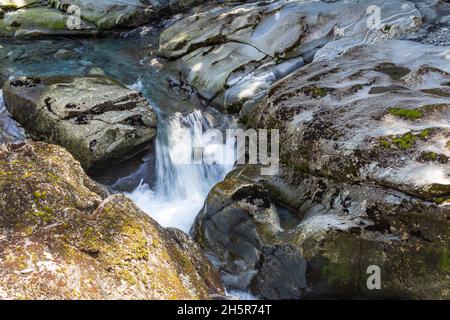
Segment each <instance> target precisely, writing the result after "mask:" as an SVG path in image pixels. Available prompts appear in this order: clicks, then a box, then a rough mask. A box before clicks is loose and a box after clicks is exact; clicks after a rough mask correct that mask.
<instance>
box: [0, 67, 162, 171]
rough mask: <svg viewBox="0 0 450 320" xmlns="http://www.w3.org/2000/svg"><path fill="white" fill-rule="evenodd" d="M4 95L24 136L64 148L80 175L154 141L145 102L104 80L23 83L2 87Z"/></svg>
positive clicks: (57, 79)
mask: <svg viewBox="0 0 450 320" xmlns="http://www.w3.org/2000/svg"><path fill="white" fill-rule="evenodd" d="M3 95H4V100H5V105H6V107H7V109H8V111H9V112H10V113H11V115H12V116H13V117H14V118H15V119H16V120H17V121H18V122H19V123H20V124H21V125H22V126H23V127H24V128H25V129H26V130H27V132H28V133H30V134H31V135H32V136H33V137H34V138H35V139H38V140H43V141H47V142H50V143H55V144H59V145H61V146H63V147H65V148H67V150H69V152H71V153H72V154H73V155H74V157H75V158H76V159H77V160H79V161H80V162H81V164H82V166H83V167H84V168H85V169H94V168H101V167H107V166H109V165H111V164H112V163H117V162H120V161H123V160H126V159H128V158H130V157H131V156H133V154H134V153H135V152H137V151H141V150H142V149H143V148H145V147H146V146H148V145H149V144H150V143H151V142H152V141H153V139H154V138H155V135H156V115H155V113H154V111H153V110H152V108H151V106H150V105H149V103H148V102H147V101H146V99H145V98H144V97H143V96H142V95H141V94H140V92H138V91H134V90H130V89H127V88H126V87H124V86H123V85H121V84H120V83H118V82H116V81H115V80H112V79H110V78H108V77H104V76H88V77H49V78H40V77H34V78H33V77H22V78H17V79H14V80H11V81H9V82H7V83H6V84H5V86H4V87H3Z"/></svg>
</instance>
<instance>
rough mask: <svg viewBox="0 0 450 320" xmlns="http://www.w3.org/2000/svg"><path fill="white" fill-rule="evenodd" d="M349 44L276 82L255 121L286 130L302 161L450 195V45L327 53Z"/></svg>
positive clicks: (295, 163)
mask: <svg viewBox="0 0 450 320" xmlns="http://www.w3.org/2000/svg"><path fill="white" fill-rule="evenodd" d="M339 45H340V44H339V42H336V43H332V44H330V46H325V48H324V49H321V50H320V51H319V52H318V53H317V54H316V61H315V62H313V63H311V64H310V65H308V66H306V67H304V68H302V69H301V70H299V71H298V72H295V73H293V74H292V75H290V76H289V77H287V78H286V79H284V80H283V81H281V82H279V83H277V84H276V85H275V86H273V87H272V88H271V90H270V92H269V95H268V97H267V99H266V100H265V101H264V102H262V103H261V104H260V106H259V108H258V109H257V110H256V113H255V114H256V117H251V119H252V120H255V121H254V122H253V123H254V124H256V125H258V126H261V127H270V128H273V127H277V128H280V129H281V132H282V138H281V140H282V150H281V153H282V158H283V161H285V163H287V164H289V165H290V166H292V167H297V168H305V169H307V170H308V171H310V172H314V173H317V174H320V175H324V176H330V177H334V178H336V179H341V180H349V181H354V182H358V181H373V182H375V183H377V184H379V185H385V186H391V187H394V188H396V189H399V190H402V191H404V192H406V193H409V194H414V195H416V196H419V197H423V198H427V199H431V198H439V197H442V196H445V195H448V194H449V193H450V189H449V188H450V187H449V185H450V177H449V174H450V172H449V162H448V158H449V157H450V149H449V140H450V132H449V128H450V120H449V119H450V104H449V100H448V99H449V97H450V86H449V82H450V64H449V59H448V57H447V56H446V54H445V52H446V51H447V50H448V48H446V47H429V46H426V45H422V44H419V43H414V42H408V41H399V40H397V41H396V40H393V41H387V42H383V43H379V44H374V45H367V46H358V47H354V48H352V49H351V50H348V51H347V52H346V53H345V54H343V55H341V56H337V57H334V58H333V59H326V58H327V57H329V56H328V55H324V56H321V54H322V52H327V51H328V50H329V51H331V52H335V50H334V46H339Z"/></svg>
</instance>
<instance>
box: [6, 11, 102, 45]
mask: <svg viewBox="0 0 450 320" xmlns="http://www.w3.org/2000/svg"><path fill="white" fill-rule="evenodd" d="M68 19H70V17H69V16H68V15H66V14H64V13H61V12H58V11H56V10H53V9H51V8H47V7H30V8H23V9H19V10H16V11H7V12H6V13H4V17H3V18H2V19H0V37H2V38H3V37H14V38H34V37H41V36H70V35H95V34H96V33H97V31H96V29H95V28H94V27H93V26H92V25H91V24H89V23H87V22H85V21H83V20H79V25H77V27H76V28H74V27H72V26H71V24H70V21H71V20H68Z"/></svg>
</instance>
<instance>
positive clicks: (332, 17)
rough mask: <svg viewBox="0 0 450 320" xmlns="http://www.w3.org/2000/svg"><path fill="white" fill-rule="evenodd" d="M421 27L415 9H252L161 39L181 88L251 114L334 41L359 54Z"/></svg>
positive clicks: (179, 25)
mask: <svg viewBox="0 0 450 320" xmlns="http://www.w3.org/2000/svg"><path fill="white" fill-rule="evenodd" d="M374 8H377V9H376V10H378V9H379V12H381V13H382V16H380V17H381V18H380V19H381V20H380V19H378V20H377V17H373V14H374V13H373V12H374V11H373V10H375V9H374ZM421 23H422V13H421V12H420V11H419V10H417V9H416V7H415V6H414V4H413V3H411V2H407V1H393V2H386V1H354V2H353V1H349V2H345V5H344V4H343V3H342V2H341V1H336V2H325V1H275V2H261V3H250V4H244V5H239V6H234V7H224V8H215V9H214V10H208V11H205V12H203V13H197V14H193V15H191V16H188V17H186V18H184V19H182V20H180V21H178V22H176V23H174V24H173V25H171V26H169V27H168V28H167V29H166V30H164V32H163V33H162V34H161V38H160V55H161V56H163V57H165V58H167V59H169V60H175V61H176V63H177V67H178V68H179V69H181V73H182V78H183V79H182V81H181V82H186V83H187V84H189V85H190V86H191V87H193V88H194V89H195V90H196V91H197V92H198V94H199V95H200V96H201V97H202V98H203V99H204V100H206V101H207V102H209V103H213V105H216V106H218V107H220V108H223V109H224V110H226V111H227V112H231V113H235V112H239V111H241V110H243V111H242V113H244V114H245V113H248V112H249V111H250V110H251V109H252V107H254V105H255V103H256V102H257V101H258V100H260V99H261V97H263V96H264V95H265V93H267V91H268V89H269V87H270V85H271V84H272V83H273V82H275V81H276V80H278V79H280V78H282V77H284V76H286V75H287V74H289V73H290V72H292V71H293V70H295V69H297V68H299V67H301V66H302V65H304V61H305V60H306V61H310V60H311V59H312V56H313V54H314V52H315V50H317V48H319V47H321V46H323V45H324V44H326V43H328V42H329V41H332V40H336V39H340V38H345V39H350V43H348V46H352V45H355V44H358V43H371V42H377V41H382V40H386V39H392V38H398V37H401V36H404V35H405V34H408V33H409V32H412V31H415V30H417V29H418V27H419V26H420V25H421ZM178 81H180V80H179V79H178Z"/></svg>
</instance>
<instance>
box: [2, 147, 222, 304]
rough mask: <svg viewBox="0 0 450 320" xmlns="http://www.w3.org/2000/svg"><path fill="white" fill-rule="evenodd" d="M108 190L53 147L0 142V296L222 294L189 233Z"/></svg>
mask: <svg viewBox="0 0 450 320" xmlns="http://www.w3.org/2000/svg"><path fill="white" fill-rule="evenodd" d="M107 196H108V195H107V194H106V192H105V191H104V190H103V189H102V188H101V187H99V186H98V185H97V184H96V183H95V182H94V181H92V180H91V179H90V178H89V177H88V176H87V175H86V174H85V173H84V172H83V170H82V169H81V167H80V165H79V163H78V162H77V161H75V160H74V159H73V158H72V156H71V155H70V154H69V153H68V152H67V151H65V150H64V149H63V148H61V147H58V146H54V145H49V144H45V143H40V142H35V143H31V144H18V145H5V144H3V145H1V146H0V248H1V249H0V298H2V299H207V298H209V297H210V295H212V294H214V295H222V294H223V289H222V286H221V283H220V279H219V278H218V276H217V274H216V272H215V271H214V269H213V267H212V266H211V264H210V262H209V261H208V260H207V258H206V257H205V256H204V254H203V253H202V252H201V250H200V249H199V247H198V245H196V244H195V243H194V242H193V241H192V240H190V239H189V238H188V237H187V235H185V234H184V233H182V232H181V231H179V230H175V229H163V228H162V227H160V226H159V225H158V224H157V223H156V222H155V221H154V220H153V219H151V218H150V217H149V216H148V215H146V214H145V213H143V212H142V211H140V210H139V209H138V208H137V207H136V206H135V205H134V204H133V202H132V201H131V200H130V199H128V198H127V197H126V196H123V195H115V196H110V197H107ZM106 197H107V198H106Z"/></svg>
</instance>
